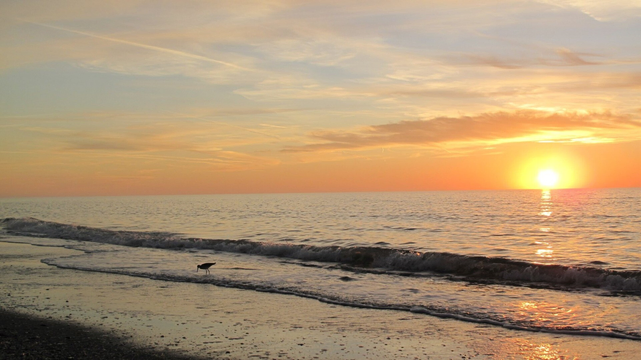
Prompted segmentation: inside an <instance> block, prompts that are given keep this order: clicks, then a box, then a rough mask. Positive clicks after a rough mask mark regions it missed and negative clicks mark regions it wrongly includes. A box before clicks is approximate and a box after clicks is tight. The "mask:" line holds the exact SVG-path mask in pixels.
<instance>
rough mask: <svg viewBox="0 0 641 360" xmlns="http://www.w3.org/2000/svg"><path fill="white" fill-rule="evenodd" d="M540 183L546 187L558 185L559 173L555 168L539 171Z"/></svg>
mask: <svg viewBox="0 0 641 360" xmlns="http://www.w3.org/2000/svg"><path fill="white" fill-rule="evenodd" d="M537 179H538V180H539V184H541V186H542V187H544V188H551V187H554V185H556V183H557V182H558V181H559V174H557V173H556V171H554V170H550V169H546V170H541V171H539V176H537Z"/></svg>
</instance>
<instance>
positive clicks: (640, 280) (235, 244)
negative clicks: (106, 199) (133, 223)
mask: <svg viewBox="0 0 641 360" xmlns="http://www.w3.org/2000/svg"><path fill="white" fill-rule="evenodd" d="M1 223H2V225H3V226H4V228H5V229H6V231H7V232H9V233H10V234H14V235H22V236H32V237H51V238H59V239H67V240H78V241H91V242H99V243H108V244H115V245H124V246H134V247H149V248H162V249H175V250H180V249H189V248H193V249H209V250H217V251H225V252H234V253H244V254H251V255H262V256H276V257H282V258H290V259H298V260H305V261H317V262H326V263H336V264H338V266H341V267H342V268H343V269H346V270H352V271H367V272H372V273H376V272H382V273H395V274H399V275H404V276H420V275H422V273H425V272H432V273H439V274H443V275H445V276H451V277H457V278H460V279H464V280H468V281H476V282H489V283H492V282H502V283H510V282H513V283H519V284H524V283H525V284H528V285H531V286H544V287H553V288H558V289H562V290H569V289H573V288H582V287H589V288H600V289H604V290H609V291H611V292H614V293H625V294H635V295H641V271H617V270H609V269H599V268H592V267H578V266H577V267H572V266H563V265H542V264H534V263H530V262H525V261H518V260H512V259H506V258H496V257H485V256H469V255H461V254H452V253H444V252H425V253H421V252H414V251H409V250H402V249H391V248H380V247H340V246H311V245H296V244H281V243H265V242H253V241H248V240H228V239H198V238H184V237H182V236H180V235H179V234H174V233H168V232H139V231H116V230H107V229H99V228H91V227H86V226H78V225H72V224H61V223H55V222H50V221H43V220H38V219H34V218H6V219H3V220H2V222H1Z"/></svg>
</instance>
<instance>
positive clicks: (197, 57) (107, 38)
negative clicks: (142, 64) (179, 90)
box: [20, 19, 253, 71]
mask: <svg viewBox="0 0 641 360" xmlns="http://www.w3.org/2000/svg"><path fill="white" fill-rule="evenodd" d="M20 21H23V22H26V23H29V24H33V25H38V26H42V27H46V28H50V29H56V30H60V31H66V32H70V33H74V34H78V35H84V36H89V37H92V38H96V39H101V40H105V41H111V42H115V43H120V44H125V45H129V46H134V47H138V48H143V49H147V50H153V51H159V52H163V53H167V54H171V55H177V56H181V57H185V58H190V59H194V60H200V61H205V62H210V63H215V64H220V65H225V66H228V67H231V68H234V69H239V70H244V71H253V70H252V69H249V68H246V67H243V66H240V65H236V64H232V63H229V62H226V61H221V60H216V59H212V58H209V57H206V56H201V55H196V54H192V53H188V52H185V51H179V50H174V49H169V48H165V47H160V46H154V45H148V44H142V43H139V42H134V41H128V40H123V39H117V38H114V37H110V36H104V35H98V34H93V33H90V32H87V31H80V30H74V29H69V28H64V27H61V26H55V25H50V24H44V23H38V22H33V21H29V20H25V19H20Z"/></svg>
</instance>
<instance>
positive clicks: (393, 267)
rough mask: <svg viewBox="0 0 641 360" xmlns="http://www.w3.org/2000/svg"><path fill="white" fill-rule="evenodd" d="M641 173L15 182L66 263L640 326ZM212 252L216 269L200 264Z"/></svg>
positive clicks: (12, 226)
mask: <svg viewBox="0 0 641 360" xmlns="http://www.w3.org/2000/svg"><path fill="white" fill-rule="evenodd" d="M640 210H641V189H638V188H632V189H594V190H588V189H568V190H510V191H452V192H447V191H442V192H441V191H439V192H437V191H434V192H402V193H335V194H334V193H332V194H260V195H190V196H144V197H77V198H16V199H12V198H8V199H1V200H0V219H1V220H0V221H1V222H0V225H1V227H2V233H1V234H0V236H1V238H0V241H2V242H19V243H27V244H33V245H37V246H45V247H66V248H70V249H76V250H81V251H82V252H79V253H77V254H76V255H73V256H59V257H50V258H46V259H44V260H43V262H44V263H46V264H48V265H51V266H55V267H58V268H62V269H77V270H87V271H93V272H104V273H112V274H119V275H121V276H129V277H143V278H149V279H155V280H162V281H169V282H176V283H198V284H205V285H207V284H210V285H211V286H216V287H231V288H239V289H245V290H249V291H259V292H268V293H280V294H288V295H294V296H299V297H305V298H312V299H317V300H319V301H323V302H327V303H330V304H334V305H337V306H345V307H357V308H360V309H366V310H367V311H371V312H385V311H405V312H408V313H413V314H420V315H421V316H428V317H429V316H435V317H441V318H451V319H456V320H459V321H464V322H472V323H480V324H486V325H488V326H497V327H502V328H507V329H513V330H514V331H522V330H523V331H540V332H548V333H562V334H574V335H577V336H579V335H593V336H604V337H615V338H622V339H631V340H641V311H639V309H641V211H640ZM205 262H215V263H216V265H214V266H212V267H211V269H210V273H209V274H207V273H206V272H204V271H203V270H199V271H197V268H196V265H197V264H200V263H205Z"/></svg>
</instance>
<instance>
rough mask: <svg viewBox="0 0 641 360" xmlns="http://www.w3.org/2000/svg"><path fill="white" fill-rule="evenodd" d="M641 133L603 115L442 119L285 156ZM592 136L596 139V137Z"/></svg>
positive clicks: (337, 138)
mask: <svg viewBox="0 0 641 360" xmlns="http://www.w3.org/2000/svg"><path fill="white" fill-rule="evenodd" d="M621 129H634V130H635V131H636V132H637V133H638V132H639V131H641V121H639V120H635V119H633V118H632V117H630V116H623V115H614V114H612V113H609V112H602V113H548V112H543V111H533V110H522V111H516V112H511V113H510V112H495V113H484V114H480V115H476V116H462V117H437V118H433V119H430V120H415V121H401V122H398V123H392V124H384V125H374V126H369V127H365V128H362V129H359V130H356V131H338V130H321V131H315V132H312V133H311V134H310V137H311V138H313V139H315V140H320V141H322V142H318V143H312V144H306V145H301V146H291V147H287V148H285V149H284V150H283V151H284V152H315V151H335V150H350V149H352V150H364V149H371V148H378V147H389V146H403V145H415V146H437V145H439V144H448V143H466V144H468V145H469V144H471V143H482V144H484V146H485V145H487V144H488V143H489V144H496V143H507V142H521V141H544V140H560V139H573V138H579V137H580V138H590V139H591V142H594V141H595V138H596V137H598V135H599V134H600V133H610V132H612V130H616V131H621ZM590 134H595V136H591V135H590Z"/></svg>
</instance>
